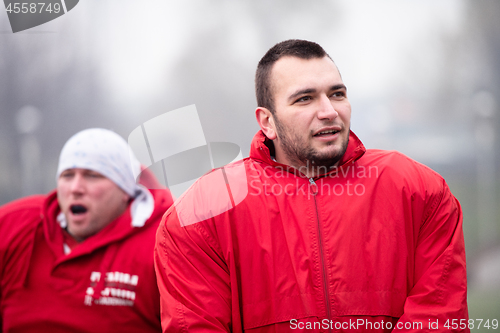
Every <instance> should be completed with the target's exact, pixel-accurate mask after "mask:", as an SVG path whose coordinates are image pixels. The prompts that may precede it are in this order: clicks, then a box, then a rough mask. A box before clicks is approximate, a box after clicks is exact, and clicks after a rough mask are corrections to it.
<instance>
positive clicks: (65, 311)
mask: <svg viewBox="0 0 500 333" xmlns="http://www.w3.org/2000/svg"><path fill="white" fill-rule="evenodd" d="M146 172H147V171H146ZM139 173H140V165H139V162H138V161H137V160H136V158H135V157H134V156H133V154H132V152H131V151H130V150H129V147H128V145H127V143H126V142H125V140H123V139H122V138H121V137H120V136H119V135H117V134H116V133H113V132H111V131H108V130H105V129H98V128H94V129H88V130H84V131H81V132H79V133H77V134H75V135H74V136H73V137H71V138H70V139H69V140H68V141H67V142H66V144H65V145H64V147H63V149H62V151H61V155H60V159H59V166H58V170H57V177H56V178H57V189H56V190H55V191H53V192H51V193H49V194H48V195H46V196H42V195H35V196H31V197H27V198H23V199H19V200H17V201H14V202H12V203H9V204H7V205H5V206H3V207H1V208H0V235H1V237H0V282H1V284H0V327H1V329H0V331H2V332H158V331H159V330H160V329H161V327H160V306H159V304H160V303H159V293H158V289H157V286H156V279H155V272H154V268H153V257H152V254H153V248H154V235H155V233H156V229H157V226H158V223H159V221H160V219H161V216H162V215H163V213H164V212H165V211H166V210H167V209H168V207H169V206H170V205H171V204H172V197H171V195H170V193H169V192H168V190H166V189H164V190H154V191H150V190H148V189H147V188H146V187H144V186H142V185H138V184H137V183H136V181H135V177H134V175H138V174H139ZM152 179H153V180H152ZM147 181H148V182H151V181H154V178H151V175H149V178H148V179H147ZM156 188H158V187H156Z"/></svg>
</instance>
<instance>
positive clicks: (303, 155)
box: [274, 115, 349, 175]
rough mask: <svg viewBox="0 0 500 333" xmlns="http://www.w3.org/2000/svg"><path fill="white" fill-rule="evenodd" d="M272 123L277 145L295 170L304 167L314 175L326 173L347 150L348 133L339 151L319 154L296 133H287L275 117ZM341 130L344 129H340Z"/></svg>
mask: <svg viewBox="0 0 500 333" xmlns="http://www.w3.org/2000/svg"><path fill="white" fill-rule="evenodd" d="M274 123H275V124H276V132H277V136H278V138H279V145H280V147H281V149H282V150H283V153H284V154H285V155H286V156H287V158H288V159H289V160H290V161H291V162H292V164H294V165H292V166H294V167H295V168H298V169H300V167H306V168H307V169H308V170H309V171H312V174H314V175H318V174H323V173H326V172H328V171H329V170H330V169H332V168H333V167H334V166H335V165H336V164H337V162H338V161H340V159H341V158H342V157H343V156H344V154H345V152H346V150H347V144H348V143H349V132H347V138H346V140H344V142H343V143H342V146H341V147H340V149H338V150H335V151H332V152H329V153H323V154H320V153H319V152H318V151H316V150H315V149H314V148H313V147H308V146H307V145H306V143H304V142H302V140H301V138H300V137H299V135H298V134H297V133H294V132H292V131H287V130H286V128H285V126H283V124H282V123H281V122H280V121H279V120H278V118H277V117H276V115H274ZM342 130H343V131H344V130H345V129H344V128H342ZM333 144H334V143H333V142H331V143H328V145H333Z"/></svg>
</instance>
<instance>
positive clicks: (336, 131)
mask: <svg viewBox="0 0 500 333" xmlns="http://www.w3.org/2000/svg"><path fill="white" fill-rule="evenodd" d="M338 132H340V131H338V130H328V131H322V132H319V133H316V134H314V136H327V135H334V134H337V133H338Z"/></svg>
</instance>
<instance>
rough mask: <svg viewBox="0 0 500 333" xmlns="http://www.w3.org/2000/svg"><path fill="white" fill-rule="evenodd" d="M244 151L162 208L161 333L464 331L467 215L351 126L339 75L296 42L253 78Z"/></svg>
mask: <svg viewBox="0 0 500 333" xmlns="http://www.w3.org/2000/svg"><path fill="white" fill-rule="evenodd" d="M256 94H257V102H258V108H257V110H256V117H257V122H258V123H259V125H260V128H261V131H259V132H258V133H257V134H256V135H255V137H254V139H253V142H252V147H251V151H250V157H249V158H246V159H244V160H243V161H239V162H236V163H233V164H230V165H227V166H225V167H224V168H220V169H215V170H213V171H212V172H211V173H209V174H207V175H205V176H204V177H202V178H201V179H200V180H198V181H197V182H196V183H195V184H194V185H193V186H192V187H191V188H190V189H189V190H188V191H186V192H185V193H184V194H183V196H182V197H181V198H179V200H178V201H177V202H176V203H175V204H174V205H173V206H172V207H171V208H170V209H169V210H168V212H167V213H166V214H165V215H164V218H163V220H162V222H161V224H160V227H159V229H158V234H157V241H156V249H155V265H156V271H157V277H158V285H159V289H160V294H161V306H162V327H163V331H164V332H243V331H248V332H289V331H308V332H349V331H351V332H365V331H366V332H390V331H394V332H400V331H406V332H422V331H424V332H428V331H433V332H468V331H469V328H468V325H469V323H468V313H467V282H466V266H465V250H464V240H463V232H462V213H461V209H460V205H459V203H458V201H457V200H456V198H455V197H454V196H453V195H452V194H451V192H450V190H449V188H448V186H447V184H446V182H445V181H444V179H443V178H442V177H441V176H439V175H438V174H437V173H435V172H434V171H432V170H431V169H429V168H427V167H426V166H424V165H422V164H419V163H417V162H415V161H413V160H411V159H410V158H408V157H406V156H404V155H402V154H400V153H398V152H394V151H382V150H366V149H365V147H364V146H363V144H362V143H361V141H360V140H359V139H358V138H357V136H356V135H355V134H354V133H353V132H352V131H350V118H351V106H350V103H349V100H348V98H347V89H346V87H345V85H344V83H343V81H342V78H341V76H340V73H339V71H338V69H337V67H336V66H335V64H334V63H333V61H332V60H331V59H330V57H329V56H328V55H327V54H326V53H325V51H324V50H323V49H322V48H321V47H320V46H319V45H317V44H315V43H312V42H308V41H302V40H288V41H285V42H282V43H279V44H277V45H275V46H274V47H273V48H271V49H270V50H269V51H268V52H267V54H266V55H265V56H264V57H263V58H262V59H261V61H260V62H259V65H258V68H257V74H256Z"/></svg>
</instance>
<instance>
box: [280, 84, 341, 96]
mask: <svg viewBox="0 0 500 333" xmlns="http://www.w3.org/2000/svg"><path fill="white" fill-rule="evenodd" d="M342 89H344V90H347V87H346V86H345V85H344V84H342V83H340V84H336V85H333V86H331V87H330V91H335V90H342ZM315 92H316V89H313V88H307V89H301V90H297V91H296V92H294V93H293V94H291V95H290V96H289V97H288V100H294V99H295V98H297V97H299V96H301V95H306V94H312V93H315Z"/></svg>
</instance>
